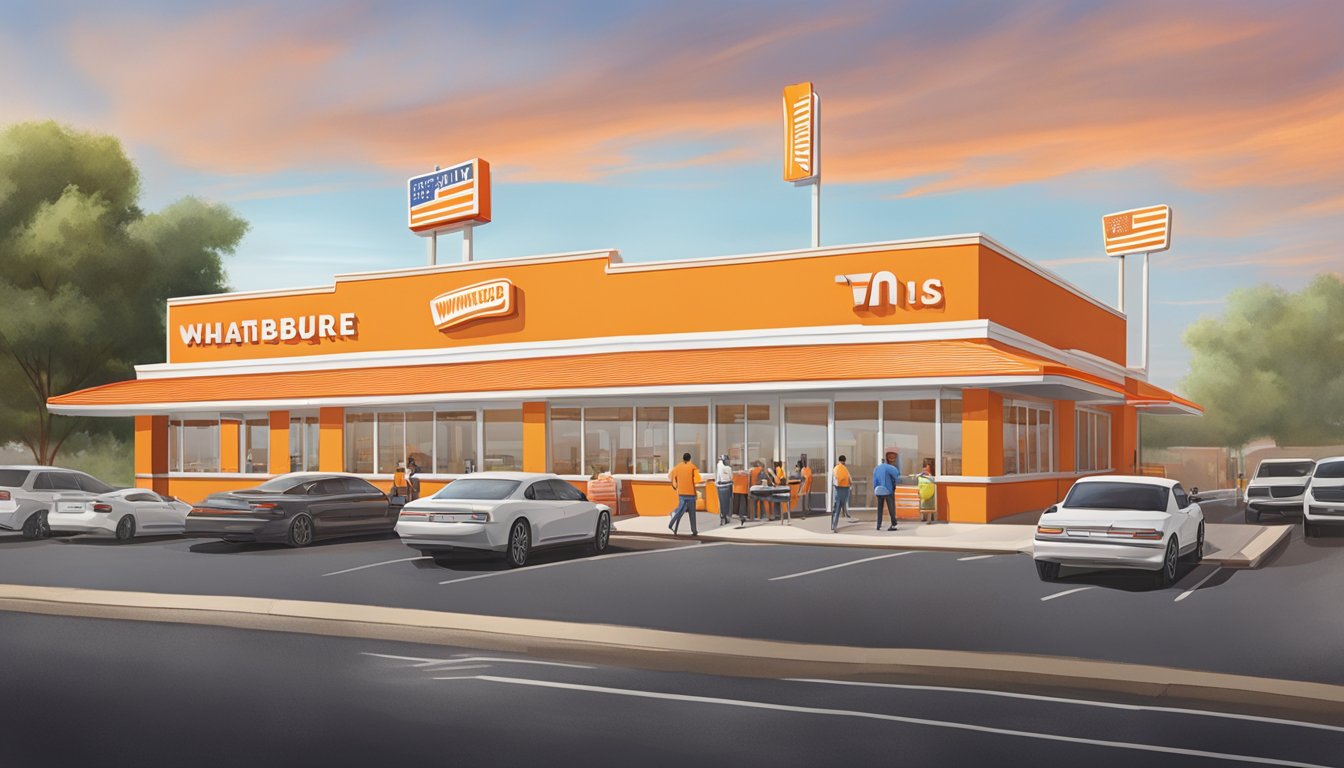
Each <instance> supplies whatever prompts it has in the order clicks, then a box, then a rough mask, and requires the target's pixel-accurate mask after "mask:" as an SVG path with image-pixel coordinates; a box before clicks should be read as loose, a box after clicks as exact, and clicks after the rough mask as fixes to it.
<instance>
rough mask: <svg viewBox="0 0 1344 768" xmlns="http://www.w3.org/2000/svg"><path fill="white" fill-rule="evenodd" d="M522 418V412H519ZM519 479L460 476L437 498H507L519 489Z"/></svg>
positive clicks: (491, 499) (442, 490) (437, 494)
mask: <svg viewBox="0 0 1344 768" xmlns="http://www.w3.org/2000/svg"><path fill="white" fill-rule="evenodd" d="M519 417H520V418H521V413H520V414H519ZM519 485H520V483H519V482H518V481H517V480H487V479H484V478H471V477H460V478H458V479H456V480H454V481H453V482H451V483H449V484H447V485H445V486H443V488H441V489H440V490H439V492H438V493H436V494H434V498H436V499H475V500H478V501H497V500H499V499H507V498H508V497H509V496H511V495H513V492H514V491H516V490H518V486H519Z"/></svg>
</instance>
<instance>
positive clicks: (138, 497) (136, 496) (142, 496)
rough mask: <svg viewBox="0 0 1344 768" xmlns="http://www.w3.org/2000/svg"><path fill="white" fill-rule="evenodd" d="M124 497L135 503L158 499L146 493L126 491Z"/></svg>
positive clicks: (152, 501)
mask: <svg viewBox="0 0 1344 768" xmlns="http://www.w3.org/2000/svg"><path fill="white" fill-rule="evenodd" d="M125 498H126V500H127V501H133V502H136V503H140V502H149V503H151V504H152V503H155V502H158V501H159V497H158V496H150V495H149V494H148V493H128V494H126V497H125Z"/></svg>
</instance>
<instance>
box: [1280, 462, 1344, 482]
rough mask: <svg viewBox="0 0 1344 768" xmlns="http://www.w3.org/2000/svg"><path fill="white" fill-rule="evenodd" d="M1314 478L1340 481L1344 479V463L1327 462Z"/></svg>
mask: <svg viewBox="0 0 1344 768" xmlns="http://www.w3.org/2000/svg"><path fill="white" fill-rule="evenodd" d="M1262 466H1263V465H1262ZM1312 477H1319V478H1321V479H1323V480H1338V479H1339V478H1342V477H1344V461H1327V462H1325V463H1324V464H1321V465H1319V466H1317V467H1316V471H1315V472H1313V473H1312Z"/></svg>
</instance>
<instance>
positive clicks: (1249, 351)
mask: <svg viewBox="0 0 1344 768" xmlns="http://www.w3.org/2000/svg"><path fill="white" fill-rule="evenodd" d="M1185 343H1186V346H1188V347H1189V348H1190V350H1191V358H1190V369H1191V373H1190V375H1189V376H1188V377H1186V379H1185V382H1184V385H1185V389H1186V391H1187V392H1189V393H1190V397H1191V398H1192V399H1193V400H1194V401H1195V402H1197V403H1199V404H1201V405H1202V406H1204V408H1205V414H1204V417H1203V418H1202V419H1200V420H1199V421H1201V422H1202V423H1198V424H1195V423H1192V422H1191V421H1190V420H1189V419H1187V418H1186V417H1174V418H1171V419H1170V420H1167V419H1163V420H1162V421H1158V420H1156V419H1154V420H1152V421H1153V424H1152V425H1151V426H1150V425H1149V422H1148V421H1147V420H1146V421H1145V430H1152V435H1151V437H1152V438H1153V439H1152V440H1151V441H1150V440H1147V439H1145V441H1144V442H1145V443H1148V444H1161V443H1168V444H1172V443H1174V442H1177V440H1176V439H1175V438H1176V437H1177V435H1181V434H1183V435H1184V436H1185V438H1186V439H1185V440H1181V441H1180V442H1182V443H1183V444H1185V445H1223V446H1241V445H1244V444H1246V443H1247V442H1248V441H1250V440H1252V439H1255V438H1258V437H1271V438H1274V439H1275V440H1276V441H1277V442H1278V443H1279V444H1280V445H1326V444H1331V443H1338V442H1340V441H1341V440H1344V280H1341V279H1340V278H1339V277H1338V276H1336V275H1333V274H1324V275H1320V276H1318V277H1316V278H1315V279H1314V280H1312V281H1311V283H1309V284H1308V285H1307V286H1306V287H1305V288H1303V289H1302V290H1301V291H1298V292H1296V293H1291V292H1288V291H1285V290H1283V289H1281V288H1275V287H1272V286H1267V285H1262V286H1257V287H1255V288H1248V289H1243V290H1239V291H1234V292H1233V293H1231V294H1230V295H1229V296H1228V299H1227V310H1226V311H1225V312H1224V313H1223V316H1222V317H1217V318H1204V319H1202V320H1200V321H1198V322H1196V323H1195V324H1194V325H1192V326H1190V328H1188V329H1187V330H1186V332H1185Z"/></svg>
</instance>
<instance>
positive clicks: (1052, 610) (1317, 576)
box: [0, 503, 1344, 683]
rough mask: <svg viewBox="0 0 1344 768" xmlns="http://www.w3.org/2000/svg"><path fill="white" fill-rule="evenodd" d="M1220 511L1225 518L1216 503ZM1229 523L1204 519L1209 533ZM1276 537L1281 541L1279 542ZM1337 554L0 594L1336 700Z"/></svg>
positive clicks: (390, 555) (136, 558)
mask: <svg viewBox="0 0 1344 768" xmlns="http://www.w3.org/2000/svg"><path fill="white" fill-rule="evenodd" d="M1228 506H1229V507H1230V506H1232V505H1231V504H1230V503H1229V504H1228ZM1234 514H1236V510H1235V509H1230V510H1228V509H1224V510H1218V509H1211V510H1210V519H1211V520H1217V521H1221V520H1220V518H1230V517H1231V516H1232V515H1234ZM1283 524H1290V523H1289V522H1284V523H1283ZM1342 581H1344V536H1340V535H1338V534H1336V535H1332V536H1328V537H1325V538H1318V539H1311V540H1304V539H1303V538H1302V535H1301V532H1300V529H1299V530H1294V532H1293V534H1292V536H1291V538H1290V540H1289V541H1288V543H1287V544H1286V545H1285V546H1284V547H1282V548H1280V549H1279V550H1278V551H1276V552H1275V553H1274V554H1272V555H1271V556H1270V558H1269V559H1268V560H1267V562H1266V564H1265V566H1264V567H1262V568H1261V569H1259V570H1254V571H1232V570H1225V569H1220V568H1218V567H1217V566H1215V565H1211V564H1204V565H1200V566H1196V567H1193V568H1191V567H1188V566H1187V567H1186V568H1185V569H1184V570H1183V572H1182V576H1181V578H1180V580H1179V581H1178V582H1177V583H1176V584H1175V585H1173V586H1172V587H1169V588H1157V587H1156V586H1155V585H1154V582H1153V580H1152V578H1151V577H1150V575H1149V574H1146V573H1135V572H1073V573H1067V572H1066V575H1065V577H1064V578H1062V579H1061V580H1059V581H1056V582H1042V581H1039V580H1038V579H1037V578H1036V575H1035V571H1034V569H1033V567H1032V563H1031V560H1030V559H1029V558H1028V557H1026V556H1023V555H977V554H967V553H951V552H909V551H877V552H875V551H874V550H871V549H850V548H846V547H811V546H777V545H751V544H732V543H695V542H691V541H678V542H668V541H660V540H650V539H643V538H639V537H618V538H615V539H613V546H612V549H611V550H610V551H609V552H608V553H607V554H605V555H602V556H599V557H590V556H588V555H587V554H586V553H584V552H582V551H578V550H560V551H553V552H549V553H544V554H539V555H538V556H537V558H536V560H535V562H534V564H532V565H530V566H528V567H527V568H523V569H519V570H510V569H507V568H505V567H504V566H503V564H502V563H501V562H499V561H498V560H496V559H494V558H488V557H483V556H473V555H465V554H464V555H462V556H460V557H455V558H453V559H452V560H450V561H449V562H448V563H447V564H444V565H441V564H438V563H436V562H434V561H433V560H431V559H428V558H423V557H420V556H419V555H418V553H416V552H414V551H413V550H410V549H408V548H407V547H405V546H404V545H402V544H401V543H400V541H399V540H398V539H396V538H395V537H394V536H390V537H383V538H372V539H358V540H349V541H333V542H326V543H319V544H317V545H314V546H312V547H310V548H306V549H299V550H291V549H286V548H283V547H273V546H262V545H244V544H227V543H224V542H219V541H215V540H206V539H185V538H178V537H169V538H162V539H146V540H138V541H136V542H134V543H131V544H125V545H118V544H115V543H112V542H108V541H101V540H88V539H82V538H78V537H72V538H57V539H51V540H45V541H24V540H21V539H18V538H13V537H7V538H5V539H0V582H3V583H12V584H30V585H43V586H68V587H86V588H96V589H116V590H131V591H150V592H166V593H182V594H208V595H242V596H252V597H276V598H289V599H300V600H318V601H331V602H347V603H360V604H372V605H387V606H395V607H406V608H420V609H430V610H442V611H455V612H466V613H479V614H488V615H500V616H516V617H525V618H540V619H553V620H560V621H576V622H588V623H604V624H617V625H628V626H640V627H649V628H657V629H670V630H678V631H686V632H695V633H704V634H716V635H728V636H737V637H755V638H769V639H777V640H788V641H796V642H806V643H824V644H839V645H854V646H878V647H888V648H903V647H910V648H944V649H956V650H976V651H1000V652H1019V653H1034V654H1051V655H1062V656H1077V657H1087V658H1098V659H1106V660H1113V661H1126V662H1136V663H1143V664H1157V665H1169V666H1178V667H1185V668H1191V669H1202V670H1211V671H1220V672H1230V673H1236V674H1245V675H1260V676H1267V677H1278V678H1283V679H1297V680H1311V681H1320V682H1331V683H1344V667H1341V666H1340V665H1339V664H1338V663H1337V659H1338V654H1339V651H1340V649H1341V641H1340V639H1339V638H1341V637H1344V614H1341V613H1340V612H1339V611H1337V610H1335V608H1334V606H1335V604H1336V600H1337V597H1338V585H1339V584H1340V583H1341V582H1342Z"/></svg>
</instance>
